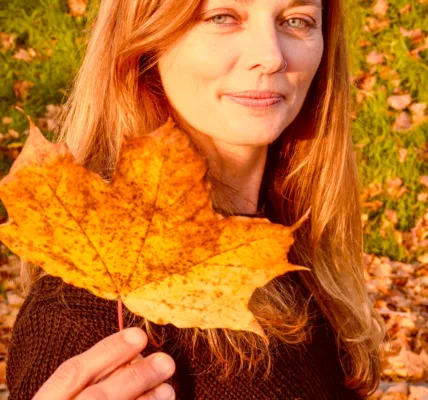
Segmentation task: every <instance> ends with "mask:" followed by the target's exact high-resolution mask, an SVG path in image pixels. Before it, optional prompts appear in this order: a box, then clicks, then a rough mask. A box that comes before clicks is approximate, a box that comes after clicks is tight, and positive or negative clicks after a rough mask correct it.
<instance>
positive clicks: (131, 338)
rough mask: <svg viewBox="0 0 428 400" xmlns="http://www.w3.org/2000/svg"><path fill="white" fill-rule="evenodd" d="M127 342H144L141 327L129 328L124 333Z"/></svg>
mask: <svg viewBox="0 0 428 400" xmlns="http://www.w3.org/2000/svg"><path fill="white" fill-rule="evenodd" d="M123 339H124V340H125V342H127V343H129V344H142V343H143V340H144V336H143V334H142V332H141V331H140V330H139V329H133V328H130V329H127V330H126V331H125V333H124V335H123Z"/></svg>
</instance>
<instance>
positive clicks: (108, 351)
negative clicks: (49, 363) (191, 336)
mask: <svg viewBox="0 0 428 400" xmlns="http://www.w3.org/2000/svg"><path fill="white" fill-rule="evenodd" d="M146 345H147V335H146V334H145V332H144V331H143V330H142V329H140V328H136V327H133V328H128V329H124V330H122V331H120V332H117V333H115V334H113V335H110V336H108V337H106V338H105V339H103V340H101V341H100V342H98V343H97V344H95V345H94V346H93V347H91V348H90V349H88V350H86V351H85V352H83V353H82V354H79V355H77V356H74V357H72V358H70V359H68V360H67V361H65V362H63V363H62V364H61V365H60V366H59V367H58V369H57V370H56V371H55V372H54V374H53V375H52V376H51V377H50V378H49V379H48V380H47V381H46V382H45V384H44V385H43V386H42V387H41V389H40V390H39V391H38V392H37V394H36V396H35V397H34V398H33V400H45V399H58V400H69V399H72V398H74V396H75V395H77V394H79V393H80V392H81V391H82V390H83V389H84V388H85V387H86V386H88V385H90V384H92V383H93V382H97V381H98V380H99V379H100V378H101V377H102V376H104V375H106V374H109V373H111V372H113V371H114V370H115V369H117V368H118V367H120V366H121V365H122V364H124V363H126V362H128V361H131V360H132V359H133V358H135V357H136V356H137V354H139V353H140V352H141V351H142V350H143V349H144V348H145V347H146Z"/></svg>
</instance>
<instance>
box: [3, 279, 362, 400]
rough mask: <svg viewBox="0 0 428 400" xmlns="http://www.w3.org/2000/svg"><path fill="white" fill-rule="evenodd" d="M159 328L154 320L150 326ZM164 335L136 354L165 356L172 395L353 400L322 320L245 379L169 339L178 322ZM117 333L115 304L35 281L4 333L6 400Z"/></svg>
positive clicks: (201, 345) (185, 399) (26, 394)
mask: <svg viewBox="0 0 428 400" xmlns="http://www.w3.org/2000/svg"><path fill="white" fill-rule="evenodd" d="M126 311H127V312H126V313H125V314H129V316H130V317H132V318H129V316H127V315H125V318H124V323H125V327H130V326H139V325H140V324H141V321H142V319H141V317H139V316H136V315H134V314H132V313H130V312H129V310H126ZM154 326H155V328H156V329H157V328H161V326H160V325H154ZM162 329H164V332H165V338H166V341H165V343H164V344H163V346H162V347H161V348H156V349H155V348H154V347H153V346H152V345H151V344H148V345H147V347H146V348H145V349H144V350H143V352H142V353H141V354H142V355H143V356H144V357H146V356H148V355H149V354H151V353H153V352H155V351H162V352H165V353H168V354H170V355H171V357H172V358H173V359H174V360H175V362H176V372H175V374H174V375H173V377H172V378H170V379H169V380H168V381H167V382H168V383H169V384H171V385H172V386H173V387H174V389H175V391H176V394H177V397H176V399H177V400H193V399H195V400H196V399H197V400H214V399H216V400H220V399H221V400H229V399H230V400H232V399H234V400H238V399H243V400H244V399H245V400H278V399H286V400H348V399H349V400H354V399H359V397H358V396H357V395H356V394H355V393H354V392H352V391H350V390H349V389H346V388H345V387H344V386H343V384H342V381H343V372H342V369H341V366H340V364H339V362H338V359H337V356H336V355H337V350H336V348H335V344H334V335H333V333H332V331H331V328H330V329H329V325H328V324H324V325H321V326H319V327H318V325H317V328H316V329H315V330H314V332H313V336H312V343H311V344H309V345H306V349H307V351H306V350H303V351H302V348H299V350H297V349H296V348H294V347H293V346H287V345H285V344H282V343H279V344H278V354H277V355H275V356H274V358H273V360H274V367H273V372H272V374H271V376H270V378H269V379H268V380H263V372H264V371H265V370H263V371H260V372H258V373H257V375H256V377H255V378H253V379H250V377H247V375H246V374H245V373H243V374H242V375H239V376H238V377H237V378H234V379H231V380H226V381H220V380H219V379H218V373H216V371H215V369H214V368H210V365H209V364H208V363H207V360H209V356H208V347H207V345H206V343H205V342H202V341H199V342H198V347H197V349H196V351H195V354H194V353H193V351H189V350H187V349H186V348H183V347H179V346H177V345H176V343H175V340H174V337H176V336H177V334H178V333H179V330H180V329H179V328H176V327H175V326H174V325H172V324H168V325H164V326H162ZM117 331H118V321H117V302H116V301H111V300H105V299H102V298H99V297H96V296H94V295H93V294H92V293H90V292H89V291H87V290H85V289H80V288H76V287H74V286H72V285H68V284H65V283H64V282H63V281H62V280H61V279H60V278H57V277H53V276H46V277H43V278H42V279H40V280H39V281H38V282H36V283H35V284H34V285H33V286H32V287H31V291H30V294H29V295H28V296H27V298H26V299H25V302H24V303H23V305H22V307H21V309H20V311H19V313H18V316H17V319H16V322H15V325H14V327H13V331H12V340H11V344H10V346H9V349H8V350H9V351H8V353H9V355H8V360H7V368H6V380H7V386H8V389H9V391H10V397H9V400H27V399H28V400H30V399H31V398H32V397H33V396H34V395H35V393H36V392H37V391H38V389H39V388H40V387H41V386H42V385H43V383H44V382H45V381H46V380H47V379H48V378H49V377H50V376H51V375H52V374H53V373H54V372H55V370H56V369H57V368H58V367H59V365H60V364H62V363H63V362H64V361H65V360H67V359H69V358H71V357H73V356H75V355H78V354H80V353H82V352H84V351H86V350H88V349H89V348H90V347H92V346H93V345H95V344H96V343H97V342H99V341H100V340H102V339H103V338H105V337H107V336H109V335H112V334H113V333H116V332H117Z"/></svg>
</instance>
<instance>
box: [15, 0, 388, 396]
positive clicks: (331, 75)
mask: <svg viewBox="0 0 428 400" xmlns="http://www.w3.org/2000/svg"><path fill="white" fill-rule="evenodd" d="M324 3H325V4H324V9H323V28H322V29H323V36H324V43H325V47H324V54H323V57H322V60H321V63H320V66H319V69H318V71H317V72H316V75H315V77H314V79H313V81H312V83H311V86H310V88H309V92H308V94H307V96H306V99H305V102H304V104H303V105H302V108H301V110H300V112H299V114H298V115H297V117H296V118H295V119H294V121H293V122H292V123H291V124H290V125H289V126H288V127H287V128H286V129H285V130H284V132H283V133H282V134H281V136H280V137H279V138H278V139H277V140H276V141H275V142H273V143H271V144H270V145H269V147H268V157H267V162H266V168H265V172H264V176H263V181H262V186H261V189H260V195H259V202H260V203H263V204H264V207H265V215H266V217H267V218H269V219H270V220H271V222H274V223H281V224H284V225H291V224H293V223H294V222H296V221H297V220H298V219H299V218H300V217H301V216H302V215H303V214H304V213H305V212H306V210H308V209H309V208H311V214H310V218H309V219H308V220H307V221H306V222H305V224H304V225H303V226H302V227H301V228H300V229H299V230H298V231H297V232H295V239H296V240H295V244H294V246H292V248H291V251H290V253H289V260H290V262H292V263H294V264H298V265H305V266H307V267H308V268H310V269H311V271H295V272H293V273H290V274H285V275H283V276H280V277H277V278H275V279H273V280H272V281H270V282H269V283H268V284H267V285H265V286H264V287H262V288H258V289H257V290H256V291H255V292H254V294H253V296H252V298H251V300H250V303H249V308H250V310H251V311H252V313H253V314H254V315H255V317H256V319H257V320H258V322H259V323H260V324H261V325H262V327H263V328H264V330H265V332H266V334H267V336H268V337H269V339H270V341H272V339H276V340H280V341H282V342H283V343H287V344H299V343H302V342H304V341H307V338H308V335H309V334H310V332H311V330H310V329H309V325H310V324H309V322H310V320H311V317H312V315H311V312H310V310H311V309H310V304H311V303H310V300H315V301H316V303H317V305H318V306H319V309H320V310H321V311H322V313H323V314H324V316H325V318H326V320H327V321H328V323H329V324H330V326H331V327H332V329H333V331H334V333H335V338H336V344H337V349H338V354H337V356H338V358H339V360H340V362H341V365H342V369H343V370H344V372H345V377H346V380H345V382H344V383H345V385H346V386H347V387H349V388H353V389H357V390H358V392H359V393H360V394H362V395H370V394H372V393H373V392H374V391H375V390H376V388H377V387H378V385H379V382H380V374H381V353H382V355H383V347H382V342H383V340H384V337H385V334H386V328H385V325H384V322H383V319H382V318H381V317H380V315H379V314H378V313H377V312H376V311H375V310H374V308H373V307H372V303H371V301H370V299H369V297H368V294H367V292H366V287H365V281H364V274H363V272H364V271H363V264H362V255H363V234H362V226H361V210H360V200H359V193H360V182H359V176H358V169H357V164H356V157H355V152H354V149H353V145H352V138H351V134H350V105H351V95H350V83H349V82H350V80H349V71H348V68H349V65H348V50H347V41H346V10H345V9H344V4H343V3H342V1H340V0H328V1H324ZM96 7H98V9H97V14H95V13H94V14H93V18H92V20H93V21H92V26H91V30H90V35H89V38H88V43H87V48H86V52H85V57H84V60H83V63H82V65H81V68H80V70H79V72H78V74H77V76H76V78H75V80H74V81H73V82H72V86H71V92H70V94H69V97H68V99H67V102H66V103H65V105H64V112H63V114H62V115H61V117H60V120H61V123H60V130H59V133H58V135H57V137H56V139H55V140H56V141H57V142H66V143H67V145H68V148H69V149H70V151H71V153H72V154H73V155H74V157H75V159H76V161H77V162H79V163H81V165H83V166H84V167H86V168H87V169H89V170H92V171H94V172H96V173H98V174H99V175H100V176H101V177H102V178H103V179H104V180H105V181H108V180H109V179H111V177H112V175H113V172H114V169H115V165H116V162H117V160H118V155H119V152H120V148H121V144H122V142H123V139H124V138H130V137H136V136H141V135H144V134H147V133H149V132H151V131H153V130H155V129H157V128H159V127H160V126H161V125H163V124H164V123H166V121H167V119H168V116H169V115H172V116H175V113H174V110H173V109H172V108H171V106H170V104H169V103H168V101H167V100H166V97H165V94H164V92H163V89H162V85H161V83H160V82H161V81H160V77H159V72H158V69H157V59H158V57H159V56H160V55H161V54H162V52H163V51H165V50H166V49H168V48H169V46H170V45H171V44H172V42H173V41H174V40H178V39H179V38H180V37H181V35H182V34H183V33H185V32H186V31H187V30H188V29H190V28H191V27H192V26H193V24H194V22H195V20H196V19H195V18H196V16H197V14H198V10H199V7H200V0H144V1H142V0H103V1H102V3H101V4H97V5H96ZM94 9H96V8H94ZM214 198H215V193H214V192H213V199H214ZM213 207H214V209H222V210H226V211H225V213H226V214H227V207H226V208H225V207H224V206H223V205H222V204H218V203H216V202H215V201H214V200H213ZM291 274H292V275H293V276H295V277H296V278H295V279H294V281H293V280H292V279H291V278H289V277H290V276H291ZM44 275H46V273H45V272H43V271H42V270H41V269H40V268H38V267H37V266H34V265H31V264H30V263H26V262H22V274H21V277H22V288H23V292H24V293H28V292H29V288H30V285H31V283H33V282H35V281H36V280H37V279H40V278H41V277H42V276H44ZM143 325H144V327H145V330H146V332H147V334H148V337H149V340H150V342H152V343H158V342H157V340H158V338H157V337H156V333H155V330H154V328H153V324H151V323H150V321H147V320H145V319H144V323H143ZM180 331H181V334H180V335H181V339H182V343H183V345H185V344H186V343H193V345H195V344H196V342H197V340H198V338H204V339H205V340H206V341H207V343H208V347H209V350H210V354H211V355H212V359H213V360H215V362H216V363H218V364H221V365H222V367H223V369H222V370H223V375H222V378H223V379H225V378H226V377H228V376H231V375H232V374H233V373H237V372H239V371H241V370H242V369H243V368H244V366H247V370H249V371H251V370H253V371H254V368H255V367H256V366H257V365H258V363H259V362H260V361H263V362H264V364H266V362H267V370H266V373H267V375H269V373H270V371H271V367H272V363H271V355H270V348H269V345H267V344H266V343H265V342H264V341H263V339H262V338H261V337H259V336H258V335H256V334H253V333H250V332H244V331H234V330H229V329H206V330H201V329H199V328H189V329H181V330H180Z"/></svg>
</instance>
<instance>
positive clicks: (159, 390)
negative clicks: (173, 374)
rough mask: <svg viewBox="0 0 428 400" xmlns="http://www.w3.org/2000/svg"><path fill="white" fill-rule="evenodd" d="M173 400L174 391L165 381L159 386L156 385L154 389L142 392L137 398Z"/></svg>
mask: <svg viewBox="0 0 428 400" xmlns="http://www.w3.org/2000/svg"><path fill="white" fill-rule="evenodd" d="M159 399H164V400H175V391H174V388H173V387H172V386H171V385H168V384H167V383H162V384H161V385H159V386H156V387H155V388H154V389H152V390H150V391H148V392H147V393H144V394H143V395H142V396H140V397H138V398H137V400H159Z"/></svg>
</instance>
